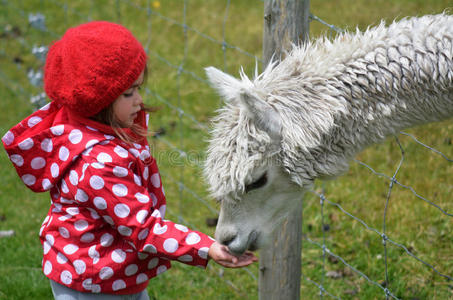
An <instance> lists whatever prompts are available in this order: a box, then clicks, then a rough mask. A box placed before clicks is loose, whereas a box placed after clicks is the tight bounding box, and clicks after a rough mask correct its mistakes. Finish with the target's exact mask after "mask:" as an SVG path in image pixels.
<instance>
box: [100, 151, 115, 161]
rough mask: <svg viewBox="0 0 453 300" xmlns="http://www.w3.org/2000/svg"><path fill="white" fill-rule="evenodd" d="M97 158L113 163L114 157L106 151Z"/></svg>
mask: <svg viewBox="0 0 453 300" xmlns="http://www.w3.org/2000/svg"><path fill="white" fill-rule="evenodd" d="M97 160H98V162H100V163H111V162H112V157H111V156H110V155H109V154H107V153H105V152H102V153H99V154H98V156H97Z"/></svg>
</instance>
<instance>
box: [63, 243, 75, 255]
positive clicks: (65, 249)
mask: <svg viewBox="0 0 453 300" xmlns="http://www.w3.org/2000/svg"><path fill="white" fill-rule="evenodd" d="M77 250H79V247H77V246H76V245H74V244H67V245H66V246H64V247H63V252H64V253H66V254H68V255H71V254H74V253H76V252H77Z"/></svg>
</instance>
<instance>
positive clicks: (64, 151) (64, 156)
mask: <svg viewBox="0 0 453 300" xmlns="http://www.w3.org/2000/svg"><path fill="white" fill-rule="evenodd" d="M58 157H59V158H60V160H62V161H66V160H68V158H69V150H68V148H66V147H65V146H61V147H60V150H59V151H58Z"/></svg>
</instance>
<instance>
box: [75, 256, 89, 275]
mask: <svg viewBox="0 0 453 300" xmlns="http://www.w3.org/2000/svg"><path fill="white" fill-rule="evenodd" d="M72 264H73V265H74V269H75V271H76V273H77V274H79V275H80V274H83V273H85V271H86V269H87V265H86V264H85V262H84V261H83V260H81V259H76V260H75V261H74V262H73V263H72Z"/></svg>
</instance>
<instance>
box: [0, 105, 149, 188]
mask: <svg viewBox="0 0 453 300" xmlns="http://www.w3.org/2000/svg"><path fill="white" fill-rule="evenodd" d="M136 122H139V123H140V124H142V125H143V126H144V127H146V123H147V121H146V117H145V112H144V111H141V113H140V116H139V118H137V120H136ZM125 131H126V133H128V134H132V133H131V132H130V130H128V129H125ZM114 134H115V133H114V130H113V129H112V128H111V127H110V126H107V125H105V124H101V123H99V122H96V121H93V120H91V119H88V118H84V117H81V116H78V115H76V114H73V113H71V112H70V111H69V110H68V109H67V108H66V107H65V106H60V105H58V104H56V103H55V102H50V103H48V104H47V105H45V106H44V107H42V108H41V109H39V110H37V111H36V112H34V113H33V114H32V115H30V116H29V117H27V118H26V119H24V120H22V121H21V122H20V123H19V124H17V125H16V126H14V127H13V128H11V129H10V130H9V131H8V132H7V133H6V134H5V135H4V136H3V138H2V142H3V146H4V147H5V150H6V152H7V153H8V156H9V159H10V160H11V162H12V163H13V165H14V167H15V168H16V171H17V174H18V175H19V177H20V178H21V179H22V181H23V182H24V184H25V185H26V186H27V187H28V188H30V189H31V190H32V191H34V192H44V191H48V190H49V189H51V188H52V187H53V186H54V185H55V184H56V183H58V182H59V181H60V179H61V178H62V177H63V176H64V174H65V173H66V172H67V171H68V169H69V168H70V167H71V165H72V162H73V161H74V160H76V159H77V158H78V157H79V156H80V155H84V154H88V153H89V151H91V149H92V147H93V146H94V145H96V144H98V143H108V141H109V140H111V139H113V138H114Z"/></svg>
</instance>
